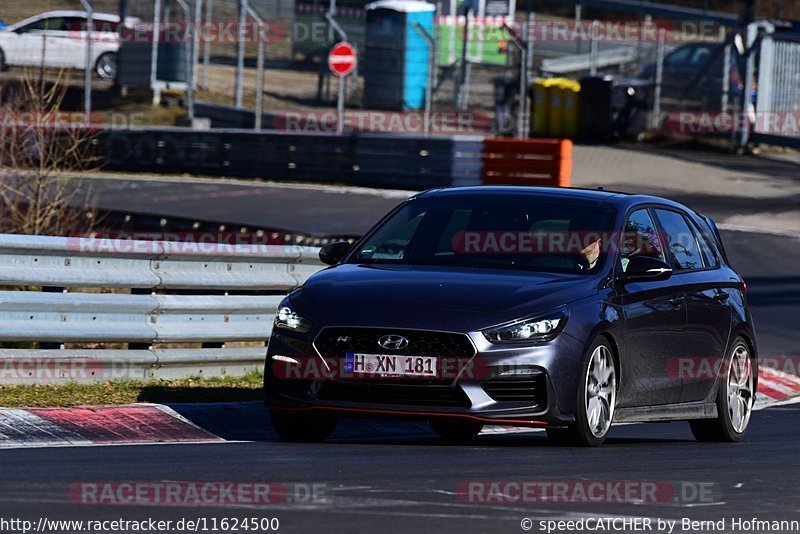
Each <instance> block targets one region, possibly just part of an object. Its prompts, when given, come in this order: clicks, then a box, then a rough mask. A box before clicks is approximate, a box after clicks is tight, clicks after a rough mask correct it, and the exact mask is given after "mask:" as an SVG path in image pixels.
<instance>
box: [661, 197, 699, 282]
mask: <svg viewBox="0 0 800 534" xmlns="http://www.w3.org/2000/svg"><path fill="white" fill-rule="evenodd" d="M655 212H656V217H658V220H659V222H660V223H661V227H662V229H663V230H664V238H665V240H666V241H667V248H669V251H670V252H671V253H672V258H671V263H672V268H673V269H675V270H676V271H690V270H693V269H702V268H703V267H705V264H704V263H703V257H702V253H701V252H700V246H699V245H698V243H697V236H696V235H695V232H693V231H692V229H691V228H690V227H689V224H688V223H687V221H686V219H685V218H684V216H683V215H681V214H680V213H678V212H676V211H670V210H660V209H656V210H655Z"/></svg>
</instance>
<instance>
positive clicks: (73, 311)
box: [0, 235, 322, 384]
mask: <svg viewBox="0 0 800 534" xmlns="http://www.w3.org/2000/svg"><path fill="white" fill-rule="evenodd" d="M317 253H318V249H312V248H303V247H295V246H274V245H257V244H254V245H249V244H235V245H223V244H216V243H215V244H203V243H178V242H168V241H129V240H116V239H93V238H77V237H76V238H62V237H47V236H21V235H0V285H2V286H4V287H5V288H6V289H3V290H0V341H2V342H40V343H43V342H48V343H81V344H94V343H129V344H135V345H134V346H135V347H137V348H136V349H135V350H119V349H75V348H70V349H64V348H63V346H62V348H61V349H33V350H29V349H20V348H15V349H0V383H6V384H8V383H52V382H56V383H58V382H68V381H70V380H89V381H91V380H108V379H111V378H113V379H142V378H174V377H178V376H194V375H208V374H212V375H220V374H232V375H240V374H243V373H245V372H247V371H249V370H253V369H256V368H259V367H261V366H262V365H263V362H264V354H265V349H264V347H263V346H256V347H222V348H202V349H191V348H166V349H162V348H152V344H158V343H222V344H225V343H230V342H241V341H255V342H266V341H267V340H268V339H269V336H270V334H271V330H272V321H273V317H274V314H275V311H276V307H277V305H278V303H279V301H280V299H281V298H282V295H281V294H282V293H285V292H287V291H289V290H291V289H293V288H295V287H298V286H299V285H301V284H302V283H303V282H304V281H305V280H306V279H307V278H308V277H309V276H310V275H311V274H313V273H315V272H316V271H318V270H320V269H321V268H322V264H321V262H320V261H319V259H318V257H317ZM16 286H22V289H18V290H14V289H10V287H12V288H13V287H16ZM32 286H34V287H37V288H39V287H41V288H47V290H48V291H41V292H40V291H33V290H30V288H31V287H32ZM58 290H60V291H58ZM120 290H122V291H120ZM125 290H130V291H125ZM109 291H111V292H109ZM165 291H167V292H168V293H165ZM229 292H236V293H237V294H235V295H231V294H228V293H229ZM141 293H145V294H141ZM243 293H244V294H243ZM140 346H145V347H148V346H149V347H151V348H147V349H140V348H138V347H140ZM76 372H77V373H78V375H77V376H76V374H75V373H76Z"/></svg>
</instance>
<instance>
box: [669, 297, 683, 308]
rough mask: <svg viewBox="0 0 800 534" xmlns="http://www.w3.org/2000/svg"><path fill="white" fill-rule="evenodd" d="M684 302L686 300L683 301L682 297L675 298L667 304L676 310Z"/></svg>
mask: <svg viewBox="0 0 800 534" xmlns="http://www.w3.org/2000/svg"><path fill="white" fill-rule="evenodd" d="M684 300H686V299H684V298H683V297H675V298H672V299H669V303H670V304H672V305H673V306H675V307H676V308H677V307H678V306H680V305H681V304H683V301H684Z"/></svg>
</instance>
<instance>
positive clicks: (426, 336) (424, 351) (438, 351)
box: [314, 327, 475, 359]
mask: <svg viewBox="0 0 800 534" xmlns="http://www.w3.org/2000/svg"><path fill="white" fill-rule="evenodd" d="M389 334H391V335H400V336H403V337H404V338H406V339H407V340H408V346H407V347H406V348H404V349H402V350H399V351H398V350H389V349H385V348H383V347H381V346H380V345H378V340H379V339H380V338H381V337H383V336H385V335H389ZM314 347H316V349H317V352H319V354H320V356H322V357H323V358H328V357H332V358H341V357H344V355H345V353H346V352H362V353H366V354H407V355H413V356H439V357H451V358H459V359H460V358H466V359H469V358H472V356H474V355H475V348H474V347H473V346H472V342H471V341H470V340H469V337H468V336H467V335H466V334H454V333H449V332H431V331H427V330H402V329H394V328H339V327H337V328H325V329H323V330H322V332H320V333H319V335H318V336H317V339H316V340H315V341H314Z"/></svg>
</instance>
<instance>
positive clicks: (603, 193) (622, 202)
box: [414, 185, 696, 214]
mask: <svg viewBox="0 0 800 534" xmlns="http://www.w3.org/2000/svg"><path fill="white" fill-rule="evenodd" d="M472 195H476V196H478V195H479V196H490V195H496V196H512V195H513V196H516V197H519V196H527V197H531V198H537V199H540V200H551V201H557V200H564V201H567V202H579V203H582V204H596V205H600V206H608V207H615V208H618V209H620V210H628V209H629V208H632V207H634V206H637V205H641V204H660V205H663V206H668V207H672V208H677V209H680V210H683V211H686V212H689V213H692V214H696V213H695V212H694V210H692V209H691V208H688V207H686V206H684V205H683V204H680V203H678V202H675V201H673V200H669V199H667V198H662V197H657V196H653V195H639V194H630V193H625V192H621V191H607V190H604V189H582V188H578V187H534V186H486V185H482V186H468V187H445V188H439V189H430V190H428V191H424V192H422V193H420V194H418V195H415V197H414V198H422V197H434V196H435V197H457V196H472Z"/></svg>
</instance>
